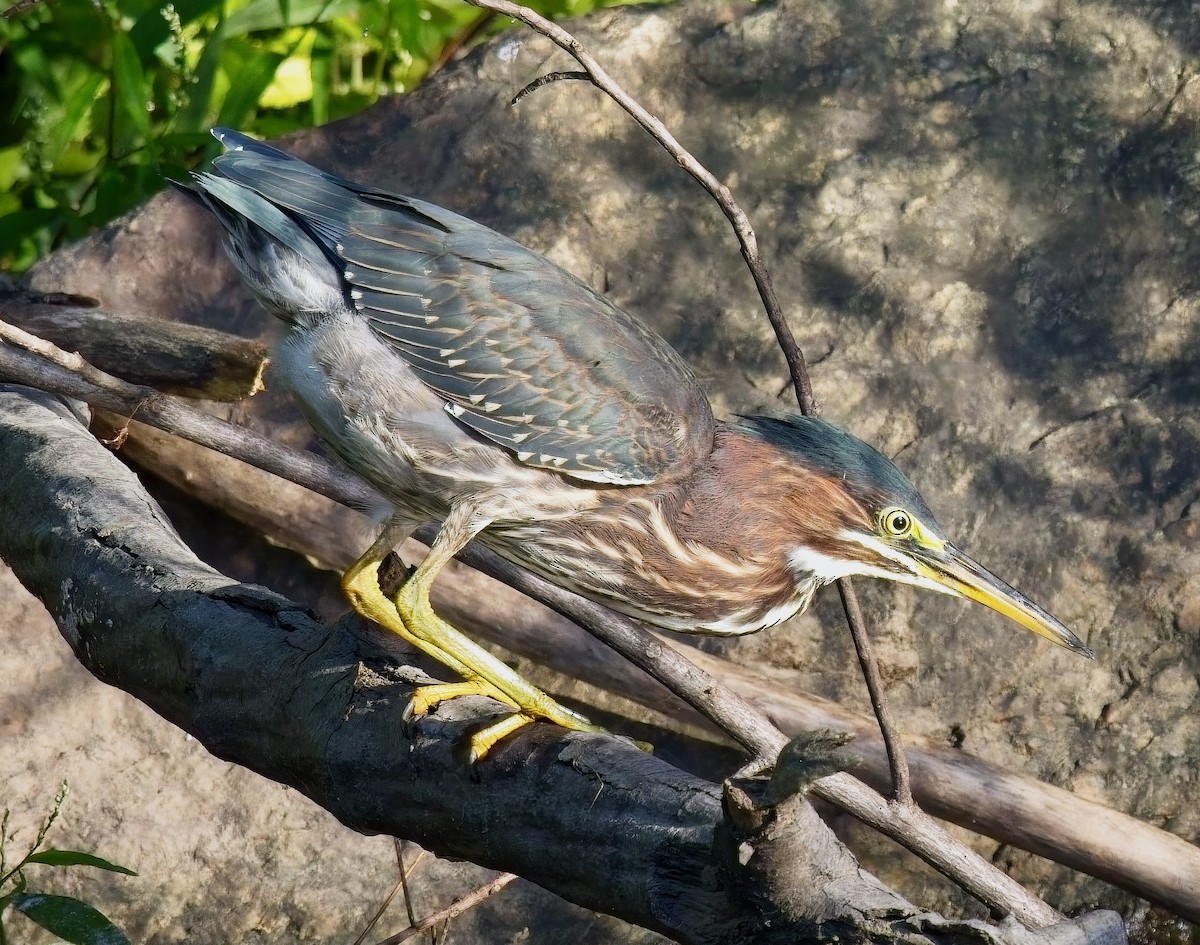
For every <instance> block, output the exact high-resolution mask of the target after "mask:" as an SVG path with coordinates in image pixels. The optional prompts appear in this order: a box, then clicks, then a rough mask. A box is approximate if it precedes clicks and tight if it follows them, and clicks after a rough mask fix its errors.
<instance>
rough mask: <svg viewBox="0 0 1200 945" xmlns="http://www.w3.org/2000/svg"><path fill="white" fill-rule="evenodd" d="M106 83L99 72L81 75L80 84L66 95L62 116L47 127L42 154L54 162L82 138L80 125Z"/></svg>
mask: <svg viewBox="0 0 1200 945" xmlns="http://www.w3.org/2000/svg"><path fill="white" fill-rule="evenodd" d="M103 85H104V76H102V75H100V74H99V73H97V72H92V73H89V74H87V75H85V76H82V77H81V82H80V84H79V85H78V86H77V87H75V88H72V89H70V90H69V94H67V95H66V96H65V104H64V107H63V113H62V117H61V118H59V119H58V120H57V121H55V122H54V123H53V124H51V125H50V126H49V127H48V128H47V132H46V140H45V143H44V145H43V148H42V156H43V158H44V159H45V160H47V161H50V162H51V163H53V162H54V161H56V160H57V159H58V156H59V155H60V154H62V152H63V151H64V150H66V147H67V145H69V144H70V143H71V142H72V141H75V140H77V139H78V138H82V137H83V135H82V134H77V132H79V131H80V126H81V125H83V123H84V121H85V120H86V119H87V117H88V113H89V112H90V111H91V108H92V103H94V102H95V101H96V99H97V97H98V96H99V95H100V90H101V88H102V87H103Z"/></svg>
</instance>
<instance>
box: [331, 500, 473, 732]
mask: <svg viewBox="0 0 1200 945" xmlns="http://www.w3.org/2000/svg"><path fill="white" fill-rule="evenodd" d="M413 530H414V526H413V524H412V523H411V522H409V521H407V520H405V519H401V518H393V519H392V520H391V521H390V522H388V524H387V525H385V526H384V529H383V531H382V532H381V533H380V535H379V537H378V538H377V539H376V540H375V543H374V544H373V545H371V547H370V548H368V549H367V550H366V551H365V552H363V554H362V555H361V556H360V557H359V559H358V560H357V561H355V562H354V564H352V565H350V567H349V568H347V569H346V571H345V573H343V574H342V590H343V591H344V592H345V594H346V596H347V597H348V598H349V599H350V604H351V606H353V607H354V609H355V610H356V611H357V612H358V613H360V614H362V616H364V617H366V618H367V619H368V620H372V621H374V622H375V623H377V624H379V625H380V626H381V627H383V628H385V629H387V630H391V631H392V632H393V633H395V634H396V635H397V636H399V637H400V638H401V639H403V640H404V641H405V642H407V643H409V644H410V645H412V646H415V647H416V648H417V649H419V650H421V652H423V653H425V654H426V655H427V656H430V657H432V658H433V659H435V660H437V661H438V662H439V663H441V664H442V665H444V666H447V667H449V668H450V669H452V670H454V672H456V673H458V674H459V675H462V676H466V675H468V670H467V667H466V666H464V665H463V664H461V663H459V662H458V661H457V660H455V659H454V657H452V656H450V654H448V653H443V652H442V651H441V650H439V649H438V648H437V647H435V646H433V645H432V644H428V643H425V642H424V641H422V640H418V639H417V638H416V637H414V636H413V635H412V634H410V633H409V632H408V628H407V627H405V626H404V625H403V622H401V621H399V620H398V619H397V618H398V617H399V615H398V614H397V613H396V607H395V605H394V604H393V603H392V601H391V600H390V599H388V597H387V596H386V595H385V594H384V593H383V592H382V591H381V590H380V588H379V569H380V567H381V566H382V565H383V561H384V559H385V558H386V557H387V556H388V555H389V554H390V553H391V552H392V551H394V550H395V549H396V548H397V547H398V546H399V545H401V544H403V543H404V541H405V539H407V538H408V537H409V536H410V535H411V534H412V533H413ZM422 688H434V687H432V686H430V687H422ZM429 705H433V703H430V704H429ZM428 707H429V706H426V708H428ZM417 714H420V713H419V712H418V713H417Z"/></svg>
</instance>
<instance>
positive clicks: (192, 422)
mask: <svg viewBox="0 0 1200 945" xmlns="http://www.w3.org/2000/svg"><path fill="white" fill-rule="evenodd" d="M20 337H26V338H28V335H27V333H25V332H20V331H19V329H18V330H16V331H15V332H14V331H13V330H12V326H10V325H6V324H5V323H3V322H0V339H8V340H12V339H14V338H20ZM32 341H34V342H36V344H37V347H39V348H41V349H43V350H47V348H46V346H47V343H46V342H42V341H41V340H40V339H32ZM49 349H53V346H49ZM48 356H49V357H50V358H51V360H50V361H47V360H46V359H45V358H43V357H42V356H40V355H38V354H33V353H30V352H26V351H21V350H18V349H17V348H14V347H13V346H12V345H11V344H8V345H4V344H0V377H2V378H5V379H8V380H11V381H14V382H16V383H20V384H26V385H29V386H32V387H37V388H40V389H42V390H46V391H50V392H52V393H56V394H60V395H65V396H68V397H73V398H77V399H79V400H83V401H85V402H87V403H90V404H92V405H94V406H100V407H104V408H105V409H107V410H112V411H114V412H118V413H126V414H127V415H128V414H129V413H132V412H133V411H134V410H137V411H138V416H139V418H140V419H141V420H143V421H144V422H146V423H149V424H151V425H153V426H156V427H159V428H160V429H163V430H166V431H167V432H169V433H174V434H176V435H179V436H183V437H185V438H186V439H190V440H192V441H193V442H196V443H200V444H201V445H203V446H206V447H208V448H210V449H213V450H216V451H218V452H221V453H224V454H226V455H228V456H231V457H233V458H235V459H239V460H241V461H242V462H246V463H248V464H250V465H253V466H257V467H258V468H260V469H264V470H266V471H268V472H271V473H273V474H275V475H277V476H279V477H281V478H283V479H286V480H288V481H290V482H294V483H296V484H298V485H302V486H304V487H305V488H308V489H311V490H312V491H314V492H317V493H319V494H321V495H324V496H326V497H328V498H331V499H334V500H335V501H338V502H341V503H343V504H345V505H349V506H351V507H352V508H366V507H372V506H374V505H376V504H377V503H378V502H379V501H380V500H379V498H378V496H377V495H376V494H375V493H374V492H373V491H372V490H371V488H370V487H369V486H367V485H366V484H365V483H363V482H362V481H361V480H358V479H357V477H354V476H352V475H351V474H349V473H348V472H345V471H343V470H341V469H338V468H336V467H334V466H333V465H332V464H330V463H328V462H326V461H325V460H322V459H321V458H320V457H317V456H314V455H312V454H310V453H304V452H301V451H299V450H294V449H291V448H288V447H285V446H283V445H281V444H277V443H273V442H271V441H269V440H267V439H266V438H264V437H262V436H259V435H258V434H256V433H254V432H253V431H250V430H246V429H243V428H241V427H237V426H234V425H233V424H230V423H226V422H224V421H222V420H219V419H217V418H216V417H212V416H210V415H208V414H205V413H203V412H201V411H199V410H197V409H196V408H194V407H193V406H191V405H190V404H188V403H187V402H185V401H182V400H181V399H179V398H175V397H171V396H169V395H165V394H159V393H157V392H156V391H151V390H149V389H147V388H142V387H138V386H136V385H133V384H127V383H126V382H124V381H121V380H120V379H118V378H114V377H111V376H109V375H105V374H104V373H103V372H100V371H97V370H96V369H95V368H94V367H91V366H90V365H85V366H83V367H81V368H80V371H81V373H82V374H87V375H88V377H89V378H93V379H94V381H95V383H94V382H93V380H89V379H86V378H85V377H83V376H81V374H75V373H72V372H71V371H69V370H67V369H66V368H64V367H62V366H60V364H58V363H57V362H58V361H60V360H62V361H73V359H74V358H76V357H77V356H75V355H69V354H67V353H66V352H61V351H58V352H55V351H54V350H50V353H49V355H48ZM432 531H433V530H432V529H427V530H425V531H424V532H418V537H422V539H423V540H427V539H428V538H429V537H430V536H431V535H432ZM459 557H460V559H461V560H463V561H464V562H466V563H467V564H469V565H470V566H472V567H475V568H478V569H479V570H481V571H483V572H484V573H485V574H489V575H491V576H492V577H495V578H497V579H498V580H501V581H503V582H504V583H506V584H509V585H510V586H512V587H515V588H516V589H517V590H519V591H521V592H523V593H525V594H527V595H528V596H530V597H532V598H533V599H535V600H539V601H541V602H542V603H544V604H546V605H547V606H549V607H551V608H553V609H554V610H556V611H558V612H559V613H561V614H563V615H564V616H566V617H569V618H570V619H572V620H574V621H575V622H576V623H578V624H579V625H580V626H582V627H584V628H585V629H587V630H588V631H589V632H590V633H592V634H594V635H595V636H596V637H598V638H599V639H600V640H602V641H603V642H604V643H606V644H607V645H608V646H610V647H612V648H613V649H615V650H617V651H618V652H619V653H621V654H623V655H624V656H626V657H627V658H628V659H629V660H630V661H631V662H633V663H634V664H635V665H637V666H640V667H641V668H642V669H644V670H646V671H647V672H648V673H650V674H651V675H652V676H654V677H655V678H656V679H658V680H659V681H660V682H662V683H663V684H664V685H666V686H667V687H668V688H670V689H671V690H672V691H674V692H676V693H677V694H678V695H679V696H680V697H681V698H683V699H685V700H686V701H688V702H689V703H691V704H692V705H693V706H695V707H696V708H697V709H698V710H699V711H700V712H702V713H703V714H704V715H705V716H707V717H708V718H709V719H710V720H712V721H713V722H714V723H716V724H717V725H718V726H720V727H721V728H723V729H724V730H725V731H727V732H729V733H730V734H731V735H732V736H733V737H734V738H736V739H737V740H738V741H739V742H741V743H742V744H743V745H745V746H746V747H747V748H748V749H750V750H751V751H752V752H754V753H755V754H756V755H758V756H760V757H771V758H774V757H775V756H776V755H777V754H778V753H779V751H780V750H781V749H782V748H783V746H784V745H785V744H787V741H788V739H787V737H786V736H785V735H783V733H781V732H780V731H779V730H778V729H776V728H775V727H774V726H773V725H772V724H771V723H770V721H768V720H767V719H766V718H765V717H764V716H763V715H762V714H761V713H760V712H759V711H758V710H756V709H755V708H754V707H753V706H752V705H751V704H750V703H749V702H748V701H746V700H745V699H743V698H742V697H741V696H739V695H738V694H737V693H735V692H733V691H732V690H731V689H729V688H728V687H727V686H725V685H723V684H722V683H720V682H719V681H718V680H716V679H714V678H713V677H712V676H710V675H709V674H708V673H706V672H704V671H703V670H701V669H699V668H698V667H697V666H695V665H694V664H692V663H690V662H688V661H687V660H686V659H684V657H683V656H681V655H680V654H678V653H676V652H675V651H674V650H673V649H671V647H669V646H666V645H665V644H663V643H661V642H660V641H659V640H658V639H657V638H655V637H654V635H653V634H651V633H650V632H649V631H648V630H647V629H646V628H645V627H643V626H642V625H641V624H639V623H638V622H637V621H635V620H632V619H630V618H627V617H623V616H621V615H619V614H615V613H613V612H612V611H610V610H608V609H607V608H605V607H603V606H602V605H600V604H597V603H595V602H593V601H589V600H586V599H585V598H582V597H579V596H578V595H576V594H573V593H571V592H570V591H567V590H564V589H563V588H561V587H558V586H557V585H555V584H551V583H550V582H549V581H547V580H545V579H543V578H539V577H537V576H536V575H533V574H531V573H529V572H526V571H523V570H522V569H520V568H517V567H515V566H513V565H511V564H509V563H507V562H505V561H503V560H501V559H500V558H499V557H498V556H497V555H496V554H494V553H493V552H491V551H488V550H487V549H486V548H483V547H478V546H476V545H471V546H468V548H467V549H466V551H465V552H464V553H463V554H461V555H460V556H459ZM812 793H814V794H815V795H817V796H819V797H822V798H824V799H826V800H828V801H830V802H831V803H834V804H836V805H837V806H838V807H841V808H842V809H843V810H846V811H847V812H849V813H851V814H853V815H854V816H855V817H857V818H859V819H860V820H862V821H863V822H864V823H866V824H868V825H870V826H872V827H874V828H875V829H876V830H878V831H879V832H880V833H883V834H884V835H885V836H888V837H890V838H892V839H893V840H895V841H897V842H898V843H900V844H901V845H902V846H904V847H906V848H908V849H909V850H911V851H912V852H914V853H916V854H917V855H918V856H920V857H921V858H922V859H924V860H925V861H926V862H928V863H929V864H930V865H932V866H933V867H934V868H935V869H937V870H939V871H940V872H942V873H944V874H945V875H946V876H949V877H951V878H952V879H953V880H954V881H955V882H956V883H958V884H959V885H961V886H962V887H963V888H965V889H967V890H969V891H970V892H971V893H972V894H973V895H975V896H977V897H978V898H979V899H980V900H981V901H983V902H985V903H986V904H987V905H989V906H990V907H992V908H994V909H996V910H998V911H1000V912H1003V913H1005V914H1007V915H1011V916H1013V917H1014V918H1016V919H1017V920H1018V921H1020V922H1021V923H1022V924H1024V925H1026V926H1027V927H1029V928H1041V927H1045V926H1049V925H1052V924H1054V923H1055V922H1057V921H1059V920H1060V919H1061V916H1059V915H1058V913H1057V912H1055V911H1054V910H1053V909H1051V908H1050V907H1049V906H1047V905H1046V904H1045V903H1044V902H1042V901H1041V900H1040V899H1038V898H1037V897H1036V896H1034V895H1033V894H1032V893H1030V892H1029V891H1028V890H1027V889H1025V888H1024V887H1023V886H1021V885H1020V884H1019V883H1017V882H1015V881H1014V880H1012V879H1011V878H1010V877H1008V876H1006V875H1005V874H1003V873H1001V872H1000V871H999V870H997V869H996V868H995V867H993V866H992V865H991V864H989V863H987V862H986V861H985V860H983V859H982V858H981V857H979V856H977V855H976V854H975V853H973V852H971V851H970V850H968V849H967V848H966V847H964V846H962V844H960V843H959V842H958V841H956V840H954V839H953V838H951V837H950V836H949V834H947V833H946V832H945V830H943V829H942V828H941V827H940V826H938V825H937V824H936V823H934V822H933V821H932V820H931V819H930V818H928V817H925V816H924V815H922V814H920V812H919V811H917V810H916V808H911V809H907V808H903V807H901V806H900V805H896V804H889V803H888V802H887V801H885V800H884V798H882V797H881V796H880V795H878V794H877V793H876V792H875V791H873V790H871V789H870V788H869V787H867V786H866V785H865V784H863V783H862V782H861V781H858V780H856V779H855V778H852V777H850V776H849V775H847V774H837V775H832V776H830V777H826V778H822V779H820V780H819V781H817V782H815V783H814V785H813V787H812Z"/></svg>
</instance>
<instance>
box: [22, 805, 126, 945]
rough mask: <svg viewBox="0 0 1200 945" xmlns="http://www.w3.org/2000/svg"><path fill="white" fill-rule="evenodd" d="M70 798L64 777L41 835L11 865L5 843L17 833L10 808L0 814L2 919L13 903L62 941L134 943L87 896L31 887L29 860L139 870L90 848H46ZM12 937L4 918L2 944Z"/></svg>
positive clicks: (88, 944) (77, 943) (117, 870)
mask: <svg viewBox="0 0 1200 945" xmlns="http://www.w3.org/2000/svg"><path fill="white" fill-rule="evenodd" d="M66 799H67V782H66V781H64V782H63V784H62V787H61V788H59V791H58V794H56V795H55V797H54V806H53V807H52V808H51V810H50V813H49V815H48V816H47V817H46V819H45V820H44V821H43V822H42V827H41V829H40V830H39V831H38V835H37V839H36V840H34V841H33V844H32V846H30V848H29V852H28V853H26V854H25V855H24V856H23V857H22V858H21V859H20V861H18V862H17V864H16V865H15V866H12V867H9V866H7V864H6V860H5V852H6V847H7V845H8V842H9V841H10V840H11V839H12V837H11V836H10V835H9V832H8V811H7V810H5V811H4V816H3V818H0V919H3V917H4V913H5V911H6V910H7V909H8V908H9V907H10V906H11V907H12V908H13V909H14V910H16V911H17V912H20V913H22V914H23V915H24V916H25V917H26V918H28V919H30V920H31V921H32V922H34V923H36V924H37V925H40V926H41V927H42V928H44V929H46V930H47V931H49V932H52V933H53V934H55V935H57V936H58V937H59V938H60V939H61V940H62V941H64V942H71V943H73V945H129V939H128V938H126V937H125V933H123V932H122V931H121V930H120V929H118V928H117V927H116V926H115V925H113V924H112V922H110V921H109V920H108V918H107V917H106V916H105V915H104V914H103V913H101V912H99V911H98V910H96V909H94V908H93V907H92V906H89V905H88V904H87V903H86V902H80V901H79V900H78V899H72V898H71V897H70V896H55V895H50V894H49V893H42V892H36V891H31V890H30V889H29V886H28V882H27V880H26V878H25V870H26V869H28V868H29V867H30V866H57V867H70V866H91V867H94V868H96V869H101V870H107V871H108V872H111V873H124V874H125V875H126V876H136V875H137V873H135V872H134V871H133V870H129V869H126V868H125V867H124V866H118V865H117V864H116V863H110V862H109V861H108V860H104V859H101V858H100V857H98V856H95V855H93V854H91V853H80V852H79V851H78V850H54V849H49V848H47V849H43V847H42V844H43V843H44V842H45V840H46V835H47V834H48V833H49V832H50V828H51V827H52V826H53V825H54V822H55V821H56V820H58V815H59V814H60V813H61V812H62V806H63V802H64V801H66ZM7 941H8V937H7V936H6V934H5V931H4V925H3V924H2V923H0V945H4V943H5V942H7Z"/></svg>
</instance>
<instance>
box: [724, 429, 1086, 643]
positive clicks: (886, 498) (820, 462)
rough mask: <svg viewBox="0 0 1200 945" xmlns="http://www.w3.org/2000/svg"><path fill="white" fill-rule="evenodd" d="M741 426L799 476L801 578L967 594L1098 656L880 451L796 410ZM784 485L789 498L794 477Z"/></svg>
mask: <svg viewBox="0 0 1200 945" xmlns="http://www.w3.org/2000/svg"><path fill="white" fill-rule="evenodd" d="M739 425H740V426H741V429H742V430H743V431H744V432H746V433H748V434H750V435H752V436H755V437H757V438H759V439H760V440H761V441H762V442H764V443H766V444H767V445H769V446H771V447H773V448H774V449H776V450H779V451H781V452H782V453H783V454H786V456H787V459H788V461H789V465H790V466H792V467H793V468H794V469H795V472H796V474H797V476H796V482H795V483H794V494H793V496H792V497H793V498H794V499H795V500H796V502H795V504H796V507H797V510H798V514H796V515H795V516H791V519H793V520H794V525H793V529H792V531H793V533H792V534H791V535H790V536H789V539H788V540H789V541H790V542H791V544H790V547H789V551H788V560H789V563H790V564H791V566H792V568H793V570H794V571H795V572H796V575H797V578H798V580H806V581H811V580H813V579H814V578H815V579H816V580H817V581H819V582H821V583H826V582H830V581H834V580H837V579H838V578H842V577H850V576H852V575H865V576H869V577H878V578H884V579H885V580H889V581H899V582H900V583H902V584H912V585H915V586H916V587H923V588H926V589H927V590H931V591H939V592H941V593H943V594H952V595H954V596H956V597H964V598H967V599H968V600H973V601H977V602H978V603H981V604H983V605H985V606H987V607H990V608H991V609H992V610H995V611H997V612H999V613H1001V614H1004V616H1006V617H1009V618H1010V619H1012V620H1015V621H1016V622H1017V623H1019V624H1020V625H1021V626H1023V627H1025V628H1026V629H1028V630H1032V631H1033V632H1034V633H1036V634H1038V635H1039V636H1043V637H1045V638H1046V639H1047V640H1050V641H1052V642H1054V643H1057V644H1058V645H1059V646H1063V647H1066V648H1067V649H1070V650H1074V651H1076V652H1077V653H1082V654H1083V655H1084V656H1087V657H1089V658H1094V655H1093V653H1092V651H1091V649H1089V648H1088V646H1087V645H1086V644H1085V643H1084V642H1083V641H1082V640H1080V639H1079V637H1077V636H1076V635H1075V634H1074V633H1072V632H1071V631H1070V630H1069V629H1067V627H1066V626H1065V625H1064V624H1063V623H1062V622H1061V621H1059V620H1058V619H1056V618H1055V617H1053V616H1051V615H1050V614H1049V613H1047V612H1046V611H1045V610H1043V609H1042V608H1041V607H1039V606H1038V605H1037V604H1035V603H1034V602H1033V601H1031V600H1030V599H1029V598H1027V597H1026V596H1025V595H1024V594H1022V593H1021V592H1020V591H1017V590H1016V589H1015V588H1013V587H1010V586H1009V585H1008V584H1006V583H1005V582H1004V581H1002V580H1001V579H1000V578H998V577H996V575H994V574H992V573H991V572H990V571H988V570H987V569H985V568H984V567H982V566H981V565H980V564H978V563H976V562H975V561H974V560H972V559H971V558H970V557H968V556H967V555H966V554H964V553H963V552H962V551H960V550H959V549H958V548H957V547H956V546H955V545H954V543H953V542H951V541H950V540H949V538H947V537H946V534H945V532H943V531H942V528H941V526H940V525H938V523H937V521H936V520H935V519H934V517H933V513H932V512H931V511H930V510H929V506H928V505H926V504H925V500H924V499H922V498H921V495H920V493H919V492H917V490H916V488H915V487H914V486H913V484H912V483H911V482H909V481H908V478H907V477H906V476H905V475H904V473H902V472H901V471H900V470H899V469H897V468H896V466H895V464H894V463H892V461H891V460H889V459H888V458H887V457H886V456H884V455H883V454H882V453H880V452H879V451H878V450H875V449H873V448H872V447H870V446H868V445H867V444H866V443H864V442H862V440H859V439H857V438H856V437H854V436H851V435H850V434H849V433H847V432H845V431H844V430H842V429H839V428H838V427H835V426H833V425H832V424H829V423H826V422H824V421H822V420H814V419H812V418H809V417H803V416H799V415H795V416H789V417H749V418H744V419H743V420H742V421H741V423H740V424H739ZM779 488H780V490H781V491H782V492H783V493H784V494H785V496H786V494H787V493H789V492H792V491H793V484H790V483H786V482H781V483H779Z"/></svg>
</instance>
